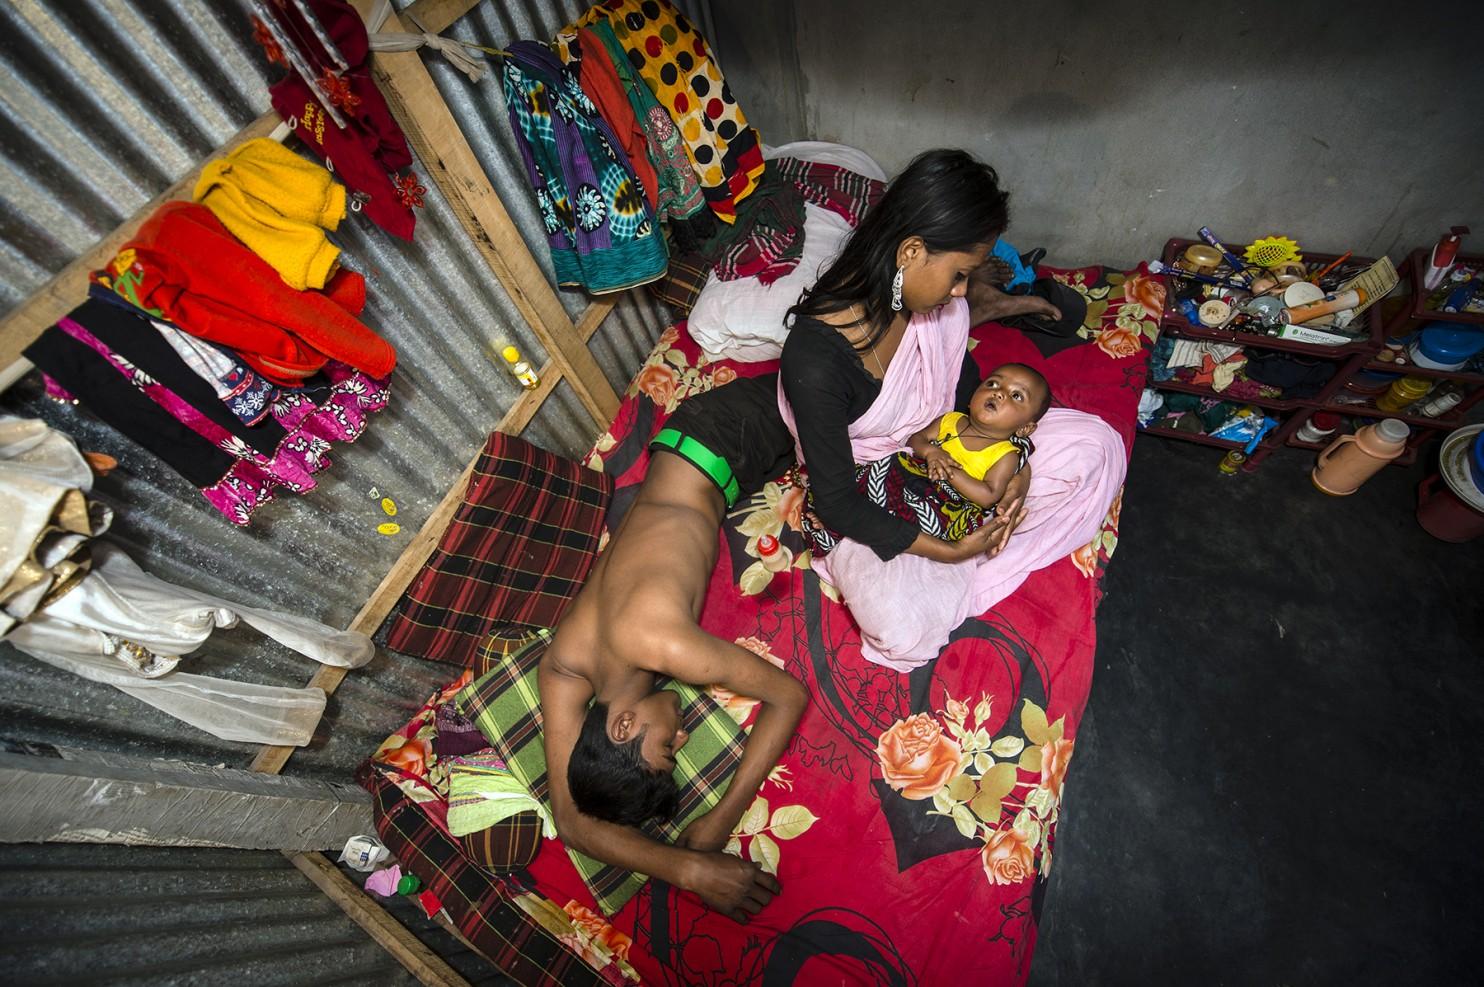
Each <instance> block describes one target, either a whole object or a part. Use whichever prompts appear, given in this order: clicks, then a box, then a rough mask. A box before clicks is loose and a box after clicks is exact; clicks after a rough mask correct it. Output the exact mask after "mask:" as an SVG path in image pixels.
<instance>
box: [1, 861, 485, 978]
mask: <svg viewBox="0 0 1484 987" xmlns="http://www.w3.org/2000/svg"><path fill="white" fill-rule="evenodd" d="M390 907H393V908H394V910H395V911H396V912H397V913H399V917H401V913H408V914H406V916H405V923H406V925H407V927H408V928H409V929H410V930H411V931H412V932H413V934H414V935H415V936H417V938H418V939H419V940H421V941H422V942H423V944H424V945H426V946H428V947H429V948H431V949H433V950H434V951H436V952H438V953H439V955H441V956H442V957H443V958H444V961H445V962H447V963H448V964H449V965H450V966H452V967H453V968H454V970H456V971H457V972H458V973H460V974H461V975H463V976H464V977H465V978H467V979H468V980H469V982H470V983H471V984H474V985H489V987H504V985H509V984H513V981H511V980H510V979H509V978H507V977H504V976H503V975H501V974H500V973H499V972H498V971H495V970H493V969H492V968H491V967H490V965H489V964H488V963H486V962H485V961H484V960H483V959H482V958H480V957H479V956H476V955H475V954H473V953H471V952H470V951H469V950H468V948H467V947H465V946H463V945H462V944H461V943H459V942H458V940H456V939H454V938H453V937H452V936H451V935H449V934H448V933H447V932H444V931H443V930H442V929H440V928H439V927H438V926H436V925H434V924H433V923H432V922H430V921H428V920H427V919H425V918H422V916H421V915H420V914H418V915H416V916H413V915H412V914H410V913H411V912H413V911H414V908H413V906H412V905H411V903H410V902H409V901H407V900H406V899H400V898H399V899H393V900H392V902H391V906H390ZM0 921H3V922H4V924H5V930H6V932H5V936H4V937H3V938H0V969H3V971H4V974H3V978H4V980H5V982H6V983H11V984H26V985H41V984H68V985H71V984H82V983H108V984H115V985H125V984H137V985H139V987H168V985H186V984H226V983H241V984H253V985H255V987H257V985H264V987H266V985H270V984H273V985H278V984H282V985H290V984H316V985H328V984H355V985H365V984H375V985H377V987H382V985H387V987H392V985H396V987H400V985H403V984H416V983H417V980H416V978H414V977H413V976H412V975H411V974H410V973H408V972H407V970H405V969H404V968H403V967H402V966H401V965H400V964H399V963H398V962H397V961H396V960H395V959H393V958H392V956H391V954H389V953H387V952H386V950H384V949H382V948H381V946H380V945H378V944H377V943H376V942H375V941H374V940H373V939H372V938H371V937H370V936H369V935H368V934H367V933H366V931H365V930H363V929H362V928H361V927H360V926H358V925H356V924H355V923H354V922H353V921H351V920H350V918H349V917H347V916H346V914H345V913H344V912H343V911H341V910H340V906H338V905H336V904H335V903H334V902H332V901H331V900H330V899H329V898H327V897H325V895H324V894H323V893H322V892H321V891H320V890H319V888H317V887H315V886H314V885H313V884H312V883H310V881H309V879H308V878H306V877H305V876H304V875H303V874H301V873H299V871H298V870H297V869H296V868H295V867H294V865H293V864H291V863H289V861H288V859H287V858H285V857H284V856H283V855H282V854H278V853H273V852H265V851H252V850H211V849H196V848H179V847H172V848H169V849H165V848H158V847H118V846H69V845H61V846H53V845H46V846H26V845H11V846H5V845H0Z"/></svg>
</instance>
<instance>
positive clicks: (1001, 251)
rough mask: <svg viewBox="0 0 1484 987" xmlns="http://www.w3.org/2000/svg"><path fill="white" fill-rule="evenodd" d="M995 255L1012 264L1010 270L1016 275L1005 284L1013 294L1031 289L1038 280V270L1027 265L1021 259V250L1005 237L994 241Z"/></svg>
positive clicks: (1006, 288)
mask: <svg viewBox="0 0 1484 987" xmlns="http://www.w3.org/2000/svg"><path fill="white" fill-rule="evenodd" d="M990 253H992V254H994V256H996V257H998V258H999V259H1000V260H1002V261H1004V262H1005V263H1007V264H1009V265H1010V270H1012V271H1014V272H1015V277H1013V278H1011V279H1010V283H1009V284H1007V285H1005V290H1006V291H1008V292H1010V293H1012V294H1017V295H1018V294H1021V293H1022V292H1023V291H1024V290H1026V289H1029V288H1030V286H1031V285H1032V284H1034V283H1035V281H1036V272H1035V271H1034V270H1032V269H1031V268H1029V267H1026V266H1025V265H1024V264H1023V263H1021V261H1020V251H1018V250H1016V249H1015V248H1014V247H1012V246H1011V245H1010V244H1008V243H1006V242H1005V241H1004V240H1003V239H1000V240H996V241H995V242H994V249H993V250H991V251H990Z"/></svg>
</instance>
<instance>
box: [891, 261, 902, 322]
mask: <svg viewBox="0 0 1484 987" xmlns="http://www.w3.org/2000/svg"><path fill="white" fill-rule="evenodd" d="M891 310H892V311H893V312H900V311H901V310H902V269H901V268H900V267H899V268H897V276H896V277H894V278H892V279H891Z"/></svg>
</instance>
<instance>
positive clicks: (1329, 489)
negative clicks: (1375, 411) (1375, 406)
mask: <svg viewBox="0 0 1484 987" xmlns="http://www.w3.org/2000/svg"><path fill="white" fill-rule="evenodd" d="M1411 434H1412V430H1411V429H1410V428H1408V427H1407V423H1406V422H1404V421H1400V420H1399V419H1396V418H1384V419H1382V420H1381V421H1379V422H1377V423H1376V424H1374V425H1367V426H1366V427H1365V428H1362V429H1361V430H1360V431H1358V432H1356V433H1354V434H1353V435H1342V436H1340V437H1339V438H1338V439H1335V440H1334V441H1333V442H1331V443H1330V444H1329V445H1328V446H1327V447H1326V448H1325V450H1324V451H1323V452H1321V453H1320V454H1319V459H1318V461H1317V462H1316V463H1315V465H1314V470H1313V472H1312V473H1311V474H1310V478H1311V479H1312V480H1313V481H1314V486H1315V487H1317V488H1318V489H1319V490H1320V491H1322V492H1323V493H1327V494H1330V495H1331V496H1334V497H1348V496H1350V495H1351V494H1353V493H1355V491H1357V490H1359V489H1360V485H1361V484H1362V483H1365V481H1367V480H1369V479H1370V478H1371V477H1373V476H1375V475H1376V474H1377V473H1378V472H1380V470H1381V467H1383V466H1385V465H1386V464H1387V463H1389V462H1391V461H1392V460H1393V459H1395V458H1396V457H1398V456H1400V455H1401V454H1402V452H1403V451H1405V450H1406V448H1407V437H1408V436H1409V435H1411Z"/></svg>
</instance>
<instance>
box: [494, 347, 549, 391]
mask: <svg viewBox="0 0 1484 987" xmlns="http://www.w3.org/2000/svg"><path fill="white" fill-rule="evenodd" d="M500 355H501V356H502V357H504V358H505V362H506V363H508V364H510V372H511V373H512V374H514V375H515V379H516V380H518V381H520V386H521V387H524V388H525V389H526V390H528V391H534V390H535V389H536V388H538V387H540V386H541V378H540V377H539V376H537V374H536V371H535V370H533V369H531V365H530V364H529V363H527V362H526V361H525V360H523V359H521V355H520V350H518V349H516V348H515V347H514V346H507V347H505V348H504V349H503V350H501V351H500Z"/></svg>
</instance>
